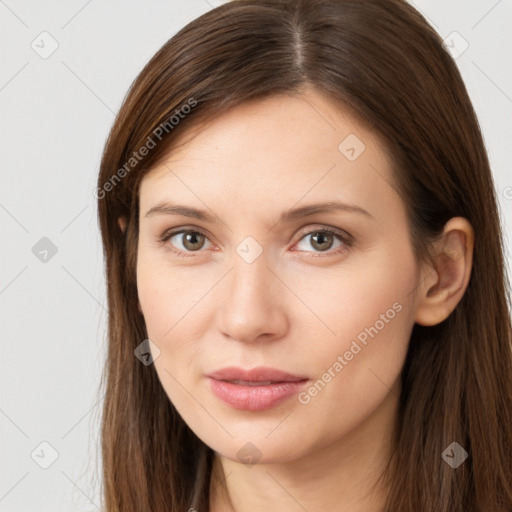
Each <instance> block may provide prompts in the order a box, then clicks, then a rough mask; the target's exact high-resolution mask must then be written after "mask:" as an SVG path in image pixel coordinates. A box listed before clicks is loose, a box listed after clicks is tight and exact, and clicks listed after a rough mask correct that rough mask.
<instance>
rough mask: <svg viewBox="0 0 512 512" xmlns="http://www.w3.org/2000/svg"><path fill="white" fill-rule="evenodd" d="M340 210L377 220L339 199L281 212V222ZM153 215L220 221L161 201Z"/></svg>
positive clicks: (185, 207)
mask: <svg viewBox="0 0 512 512" xmlns="http://www.w3.org/2000/svg"><path fill="white" fill-rule="evenodd" d="M338 211H343V212H349V213H359V214H362V215H365V216H366V217H368V218H371V219H373V220H375V217H374V216H373V215H372V214H371V213H370V212H368V211H366V210H365V209H364V208H361V207H359V206H356V205H354V204H345V203H342V202H339V201H328V202H325V203H315V204H309V205H306V206H300V207H298V208H292V209H290V210H288V211H286V212H283V213H282V214H281V218H280V219H279V222H287V221H288V222H289V221H292V220H297V219H302V218H304V217H310V216H312V215H315V214H317V213H332V212H338ZM153 215H183V216H184V217H191V218H194V219H198V220H202V221H204V222H209V223H210V224H217V223H218V222H219V218H218V217H217V216H215V215H212V214H210V213H208V212H207V211H206V210H199V209H197V208H192V207H189V206H184V205H180V204H173V203H168V202H162V203H159V204H157V205H156V206H153V207H152V208H150V209H149V210H148V211H147V212H146V217H152V216H153Z"/></svg>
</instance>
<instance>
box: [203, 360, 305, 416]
mask: <svg viewBox="0 0 512 512" xmlns="http://www.w3.org/2000/svg"><path fill="white" fill-rule="evenodd" d="M207 377H208V379H209V381H210V388H211V390H212V392H213V394H214V395H215V396H216V397H217V398H219V399H220V400H222V401H223V402H224V403H226V404H228V405H229V406H231V407H233V408H234V409H241V410H246V411H263V410H266V409H271V408H272V407H276V406H277V405H279V404H281V403H282V402H284V401H286V400H288V399H289V398H291V397H292V396H294V395H296V394H297V393H299V391H300V390H301V389H302V388H303V387H304V386H305V384H306V383H307V382H308V381H309V380H310V379H309V377H307V376H304V375H293V374H290V373H287V372H284V371H281V370H276V369H274V368H264V367H260V368H254V369H252V370H244V369H242V368H235V367H230V368H223V369H221V370H218V371H216V372H213V373H211V374H209V375H208V376H207Z"/></svg>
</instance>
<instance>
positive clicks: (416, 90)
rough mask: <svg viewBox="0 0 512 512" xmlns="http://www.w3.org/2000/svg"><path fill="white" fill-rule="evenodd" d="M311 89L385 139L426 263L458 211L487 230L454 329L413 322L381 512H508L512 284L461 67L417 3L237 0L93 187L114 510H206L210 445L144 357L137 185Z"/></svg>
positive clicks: (176, 51) (480, 235) (207, 19)
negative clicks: (105, 316) (233, 117)
mask: <svg viewBox="0 0 512 512" xmlns="http://www.w3.org/2000/svg"><path fill="white" fill-rule="evenodd" d="M305 86H312V87H314V88H316V89H317V90H319V91H320V92H322V93H324V94H326V95H327V96H328V97H329V98H330V99H332V102H333V104H336V105H340V106H342V107H343V108H345V109H348V110H349V111H350V112H351V113H352V114H353V115H354V116H356V117H357V118H358V119H359V120H360V121H361V122H363V123H365V125H366V126H368V127H369V128H371V129H372V130H373V131H374V132H375V133H377V134H378V135H379V136H380V137H381V138H382V140H383V141H384V142H385V143H386V147H387V149H388V151H389V153H390V155H391V157H392V161H393V164H394V165H393V168H394V171H395V176H394V178H395V181H396V184H397V190H398V191H399V193H400V195H401V197H402V200H403V201H404V203H405V204H406V207H407V211H408V219H409V228H410V235H411V242H412V245H413V248H414V251H415V254H416V257H417V261H418V262H423V261H426V260H428V258H429V255H430V252H429V248H430V244H431V243H432V241H434V240H435V239H436V237H437V236H438V235H439V234H440V233H441V232H442V229H443V226H444V225H445V223H446V222H447V221H448V220H449V219H450V218H452V217H455V216H461V217H465V218H467V219H468V220H469V222H470V223H471V225H472V226H473V229H474V233H475V248H474V254H473V269H472V274H471V278H470V282H469V285H468V288H467V290H466V293H465V295H464V296H463V298H462V300H461V302H460V303H459V304H458V305H457V307H456V309H455V310H454V311H453V312H452V314H451V315H450V316H449V317H448V318H447V319H446V320H445V321H444V322H442V323H440V324H438V325H436V326H433V327H424V326H420V325H418V324H416V325H415V326H414V328H413V332H412V336H411V339H410V345H409V352H408V355H407V359H406V362H405V365H404V368H403V371H402V376H401V377H402V392H401V397H400V407H399V415H398V417H397V421H396V434H395V440H394V442H395V446H394V450H393V456H392V459H391V460H390V463H389V466H388V469H387V471H386V474H385V478H386V479H387V481H388V482H389V485H390V487H389V489H390V492H389V496H388V499H387V504H386V507H385V511H386V512H422V511H429V512H434V511H438V512H455V511H457V512H459V511H464V512H469V511H482V512H484V511H485V512H505V511H507V512H510V511H511V510H512V350H511V339H512V336H511V321H510V302H509V300H510V299H509V297H510V286H509V284H508V279H507V276H506V273H505V265H504V257H503V242H502V234H501V226H500V219H499V215H498V209H497V200H496V196H495V190H494V184H493V180H492V176H491V171H490V166H489V161H488V157H487V154H486V150H485V146H484V142H483V139H482V135H481V132H480V129H479V125H478V121H477V118H476V115H475V112H474V110H473V107H472V104H471V101H470V99H469V97H468V93H467V91H466V88H465V86H464V83H463V81H462V78H461V76H460V73H459V71H458V69H457V66H456V64H455V62H454V61H453V59H452V58H451V56H450V55H449V53H448V52H447V51H446V49H445V48H444V47H443V44H442V40H441V38H440V36H439V35H438V34H437V33H436V32H435V31H434V30H433V29H432V28H431V27H430V26H429V24H428V23H427V22H426V21H425V19H424V18H423V17H422V16H421V14H420V13H418V12H417V11H416V10H415V9H414V8H413V7H411V6H410V5H409V4H408V3H407V2H406V1H405V0H235V1H234V2H231V3H227V4H225V5H222V6H220V7H218V8H216V9H213V10H211V11H210V12H208V13H206V14H204V15H202V16H201V17H199V18H197V19H196V20H194V21H192V22H191V23H189V24H188V25H187V26H186V27H185V28H183V29H182V30H181V31H179V32H178V33H177V34H176V35H175V36H174V37H173V38H172V39H170V40H169V41H168V42H167V43H166V44H165V45H164V46H163V47H162V48H161V49H160V50H159V51H158V52H157V53H156V54H155V56H154V57H153V58H152V59H151V60H150V62H149V63H148V64H147V65H146V66H145V67H144V69H143V70H142V72H141V73H140V74H139V76H138V77H137V78H136V80H135V81H134V83H133V84H132V86H131V88H130V90H129V92H128V94H127V96H126V98H125V100H124V103H123V105H122V107H121V109H120V111H119V114H118V116H117V119H116V121H115V123H114V126H113V128H112V131H111V133H110V135H109V138H108V141H107V143H106V147H105V150H104V153H103V158H102V162H101V169H100V174H99V180H98V189H97V190H96V196H97V197H98V207H99V222H100V227H101V234H102V240H103V245H104V256H105V262H106V276H107V287H108V305H109V322H108V360H107V364H106V367H105V373H104V380H103V384H104V386H105V402H104V409H103V418H102V432H101V434H102V444H101V448H102V462H103V484H104V491H103V499H104V509H105V511H106V512H128V511H137V512H149V511H151V512H164V511H165V512H169V511H178V510H179V511H185V510H188V508H189V507H192V506H193V507H195V509H197V510H199V511H203V510H204V511H206V510H208V491H209V484H210V476H211V466H212V464H211V463H212V451H211V449H210V448H208V447H207V446H205V445H204V443H202V441H200V440H199V439H198V438H197V437H196V436H195V435H194V433H193V432H192V431H191V430H190V429H189V427H188V426H187V425H186V424H185V423H184V421H183V420H182V419H181V417H180V416H179V414H178V413H177V412H176V410H175V409H174V407H173V405H172V403H171V402H170V400H169V399H168V397H167V396H166V394H165V392H164V390H163V388H162V386H161V384H160V382H159V380H158V377H157V374H156V371H155V368H154V365H144V364H141V362H140V361H139V360H138V359H137V358H136V357H135V356H134V350H135V349H136V347H137V346H138V345H139V344H140V343H141V342H142V341H143V340H145V339H146V338H147V332H146V328H145V324H144V318H143V316H142V314H141V313H140V312H139V310H138V304H137V287H136V275H135V263H136V258H137V254H136V251H137V237H138V188H139V183H140V180H141V178H142V177H143V176H144V174H145V172H147V170H148V169H150V168H152V167H153V166H154V165H155V164H156V163H157V162H158V161H159V159H161V158H162V157H163V156H165V155H166V154H168V152H169V150H170V149H171V148H172V147H173V142H174V141H175V140H176V137H177V135H178V134H183V133H186V132H187V130H190V128H191V127H192V126H194V125H195V124H197V123H199V122H207V121H208V120H209V119H212V118H213V116H215V115H217V114H219V113H221V112H223V111H225V110H226V109H228V108H232V107H234V106H236V105H240V104H242V103H243V102H246V101H249V100H253V99H262V98H264V97H265V96H269V95H275V94H281V93H282V94H298V93H299V92H300V90H301V88H303V87H305ZM143 147H144V148H146V150H142V148H143ZM119 217H125V218H126V221H127V228H126V230H125V231H122V230H121V229H120V228H119V226H118V218H119ZM452 442H457V443H458V444H459V445H461V446H462V447H463V448H464V449H465V450H466V451H467V452H468V455H469V457H468V459H467V460H466V461H465V462H464V463H463V464H461V465H460V466H459V467H458V468H457V469H453V468H452V467H450V465H448V464H447V463H446V462H445V461H444V460H443V459H442V457H441V454H442V452H443V450H445V449H446V447H448V446H449V445H450V444H451V443H452Z"/></svg>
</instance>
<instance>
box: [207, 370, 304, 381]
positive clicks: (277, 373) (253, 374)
mask: <svg viewBox="0 0 512 512" xmlns="http://www.w3.org/2000/svg"><path fill="white" fill-rule="evenodd" d="M208 377H210V378H212V379H215V380H222V381H244V382H268V381H270V382H299V381H303V380H307V379H308V377H306V376H305V375H294V374H291V373H287V372H285V371H282V370H277V369H275V368H267V367H264V366H261V367H258V368H252V369H250V370H245V369H243V368H236V367H234V366H230V367H227V368H221V369H220V370H217V371H214V372H212V373H209V374H208Z"/></svg>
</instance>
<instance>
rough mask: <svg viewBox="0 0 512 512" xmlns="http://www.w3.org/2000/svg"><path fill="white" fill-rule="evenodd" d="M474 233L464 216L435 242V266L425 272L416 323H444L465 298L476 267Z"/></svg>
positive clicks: (455, 221) (451, 221) (444, 231)
mask: <svg viewBox="0 0 512 512" xmlns="http://www.w3.org/2000/svg"><path fill="white" fill-rule="evenodd" d="M473 248H474V231H473V227H472V226H471V224H470V223H469V221H468V220H467V219H465V218H463V217H454V218H452V219H450V220H449V221H448V222H447V223H446V225H445V227H444V230H443V234H442V237H441V239H440V240H439V241H437V242H436V243H435V258H434V265H427V266H426V267H425V268H423V269H422V276H421V284H420V286H419V290H418V294H417V303H416V316H415V321H416V323H418V324H420V325H425V326H431V325H436V324H439V323H441V322H442V321H443V320H445V319H446V318H448V316H449V315H450V314H451V312H452V311H453V310H454V309H455V307H456V306H457V304H458V303H459V302H460V300H461V299H462V296H463V295H464V292H465V291H466V288H467V286H468V283H469V278H470V275H471V268H472V265H473Z"/></svg>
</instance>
